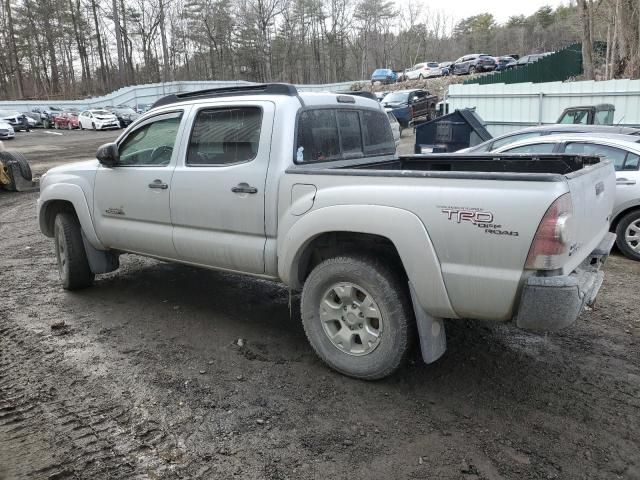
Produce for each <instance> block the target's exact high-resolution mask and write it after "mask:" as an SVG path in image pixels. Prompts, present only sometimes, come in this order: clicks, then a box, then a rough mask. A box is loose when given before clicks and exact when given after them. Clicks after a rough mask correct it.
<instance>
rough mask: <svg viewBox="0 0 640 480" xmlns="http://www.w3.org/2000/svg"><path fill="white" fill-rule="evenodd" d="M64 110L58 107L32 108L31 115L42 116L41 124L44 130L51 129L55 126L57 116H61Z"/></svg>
mask: <svg viewBox="0 0 640 480" xmlns="http://www.w3.org/2000/svg"><path fill="white" fill-rule="evenodd" d="M63 111H64V110H63V109H62V108H60V107H56V106H52V105H50V106H47V107H32V108H31V113H35V114H38V115H40V123H41V124H42V126H43V127H44V128H51V127H53V125H54V121H55V119H56V116H58V115H60V114H61V113H62V112H63Z"/></svg>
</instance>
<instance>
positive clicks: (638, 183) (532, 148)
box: [494, 133, 640, 261]
mask: <svg viewBox="0 0 640 480" xmlns="http://www.w3.org/2000/svg"><path fill="white" fill-rule="evenodd" d="M494 152H497V153H526V154H529V155H531V154H535V153H540V154H545V153H571V154H585V155H600V156H603V157H606V158H608V159H609V160H611V161H613V164H614V166H615V169H616V200H615V204H614V207H613V215H612V217H611V229H612V231H614V232H615V233H616V237H617V240H616V244H617V245H618V248H619V249H620V251H621V252H622V253H623V254H624V255H625V256H627V257H629V258H631V259H633V260H638V261H640V170H639V167H640V136H636V135H603V134H600V135H597V134H579V133H576V134H566V135H547V136H543V137H536V138H528V139H526V140H522V141H519V142H516V143H512V144H510V145H507V146H504V147H502V148H498V149H497V150H494Z"/></svg>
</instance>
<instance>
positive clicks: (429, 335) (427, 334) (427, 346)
mask: <svg viewBox="0 0 640 480" xmlns="http://www.w3.org/2000/svg"><path fill="white" fill-rule="evenodd" d="M409 291H410V292H411V302H412V303H413V311H414V312H415V315H416V324H417V325H418V336H419V337H420V350H421V351H422V359H423V360H424V363H433V362H435V361H436V360H438V359H439V358H440V357H441V356H442V355H444V352H445V351H446V350H447V336H446V334H445V331H444V321H443V320H442V318H437V317H432V316H431V315H429V314H428V313H427V312H425V311H424V308H422V306H421V305H420V303H419V302H418V297H417V295H416V292H415V291H414V289H413V285H411V282H409Z"/></svg>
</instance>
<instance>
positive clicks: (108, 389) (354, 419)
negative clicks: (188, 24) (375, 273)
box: [0, 132, 640, 480]
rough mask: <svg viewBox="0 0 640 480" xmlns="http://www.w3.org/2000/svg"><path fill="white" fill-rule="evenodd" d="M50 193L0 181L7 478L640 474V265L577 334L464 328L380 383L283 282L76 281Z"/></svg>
mask: <svg viewBox="0 0 640 480" xmlns="http://www.w3.org/2000/svg"><path fill="white" fill-rule="evenodd" d="M89 133H92V132H85V133H84V134H81V133H78V135H87V134H89ZM43 135H44V134H43ZM98 135H99V134H98ZM78 138H80V137H78ZM105 141H106V140H105ZM36 198H37V193H36V192H31V193H12V194H9V193H4V192H2V193H0V246H1V248H0V251H1V255H0V478H1V479H3V480H13V479H58V480H59V479H129V478H131V479H178V478H185V479H186V478H203V479H227V478H243V479H245V478H247V479H254V478H255V479H314V480H315V479H334V478H335V479H343V478H344V479H346V478H349V479H464V480H471V479H637V478H640V445H639V443H640V355H639V351H640V314H639V310H638V280H639V279H640V263H635V262H632V261H629V260H627V259H625V258H623V257H621V256H620V255H618V254H616V255H614V256H613V257H612V258H610V260H609V263H608V264H607V266H606V274H607V275H606V280H605V284H604V287H603V290H602V291H601V294H600V297H599V301H598V305H597V307H596V308H595V309H594V310H592V311H589V312H587V313H586V314H585V315H583V316H582V318H581V319H580V320H579V321H578V323H577V324H576V325H574V326H572V327H570V328H567V329H566V330H563V331H561V332H558V333H553V334H548V335H545V336H536V335H533V334H528V333H525V332H522V331H518V330H515V329H513V328H511V327H509V326H496V325H490V324H486V323H480V322H467V321H450V322H448V323H447V336H448V351H447V353H446V354H445V356H444V357H443V358H442V359H441V360H439V361H438V362H437V363H435V364H433V365H429V366H426V365H424V364H422V363H421V361H420V359H419V357H418V356H417V355H414V357H413V359H412V361H411V362H410V363H409V364H408V365H407V366H406V367H405V368H403V369H402V370H400V371H399V372H398V373H397V374H395V375H394V376H392V377H391V378H388V379H386V380H384V381H379V382H373V383H367V382H361V381H355V380H352V379H349V378H346V377H344V376H341V375H339V374H337V373H334V372H333V371H331V370H329V369H327V368H326V367H325V366H324V365H323V364H322V363H321V362H320V361H319V360H318V359H317V358H316V357H315V355H314V354H313V352H312V350H311V348H310V347H309V346H308V344H307V342H306V339H305V336H304V332H303V330H302V327H301V325H300V321H299V316H298V314H297V313H293V314H292V313H290V310H289V297H288V292H287V290H286V289H285V288H283V287H282V286H280V285H277V284H274V283H270V282H266V281H261V280H253V279H247V278H242V277H239V276H235V275H230V274H224V273H216V272H209V271H202V270H197V269H193V268H189V267H185V266H179V265H171V264H166V263H162V262H158V261H155V260H151V259H144V258H140V257H134V256H123V257H122V262H121V264H122V266H121V268H120V270H119V271H118V272H115V273H112V274H108V275H102V276H100V277H99V278H98V279H97V281H96V284H95V286H94V287H92V288H90V289H88V290H84V291H80V292H74V293H70V292H65V291H63V290H62V289H61V287H60V284H59V282H58V276H57V272H56V267H55V261H54V252H53V243H52V241H51V240H49V239H47V238H45V237H43V236H42V235H41V234H40V233H39V231H38V227H37V224H36V216H35V201H36ZM294 305H295V302H294ZM239 339H242V340H241V341H240V342H238V340H239ZM238 343H240V344H241V346H239V345H238Z"/></svg>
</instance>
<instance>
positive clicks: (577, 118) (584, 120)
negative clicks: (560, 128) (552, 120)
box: [556, 103, 616, 125]
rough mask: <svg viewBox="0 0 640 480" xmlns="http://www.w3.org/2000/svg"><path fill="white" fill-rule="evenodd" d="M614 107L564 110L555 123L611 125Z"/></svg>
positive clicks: (605, 104) (590, 106)
mask: <svg viewBox="0 0 640 480" xmlns="http://www.w3.org/2000/svg"><path fill="white" fill-rule="evenodd" d="M615 111H616V107H615V106H613V105H611V104H610V103H601V104H599V105H586V106H582V107H569V108H565V109H564V111H563V112H562V114H560V118H558V121H557V122H556V123H563V124H574V125H576V124H581V125H613V115H614V114H615Z"/></svg>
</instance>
